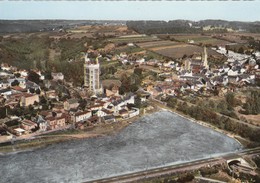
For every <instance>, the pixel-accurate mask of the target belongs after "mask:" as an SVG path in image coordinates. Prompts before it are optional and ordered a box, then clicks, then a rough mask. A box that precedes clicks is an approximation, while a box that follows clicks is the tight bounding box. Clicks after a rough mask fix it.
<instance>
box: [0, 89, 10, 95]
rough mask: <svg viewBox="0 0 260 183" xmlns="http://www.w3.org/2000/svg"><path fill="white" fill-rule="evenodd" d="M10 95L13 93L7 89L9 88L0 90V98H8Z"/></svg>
mask: <svg viewBox="0 0 260 183" xmlns="http://www.w3.org/2000/svg"><path fill="white" fill-rule="evenodd" d="M12 93H13V92H12V90H11V89H9V88H6V89H1V90H0V95H2V96H9V95H11V94H12Z"/></svg>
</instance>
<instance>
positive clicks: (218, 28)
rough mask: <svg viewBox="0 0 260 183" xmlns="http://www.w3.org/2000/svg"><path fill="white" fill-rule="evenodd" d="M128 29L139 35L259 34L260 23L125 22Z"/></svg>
mask: <svg viewBox="0 0 260 183" xmlns="http://www.w3.org/2000/svg"><path fill="white" fill-rule="evenodd" d="M126 24H127V26H128V28H130V29H133V30H134V31H136V32H139V33H141V34H175V33H203V32H205V29H204V28H205V27H207V26H209V27H212V29H210V30H208V31H213V32H214V31H215V32H228V31H229V30H228V29H232V30H236V31H246V32H251V33H260V22H259V21H257V22H239V21H226V20H201V21H189V20H172V21H127V22H126Z"/></svg>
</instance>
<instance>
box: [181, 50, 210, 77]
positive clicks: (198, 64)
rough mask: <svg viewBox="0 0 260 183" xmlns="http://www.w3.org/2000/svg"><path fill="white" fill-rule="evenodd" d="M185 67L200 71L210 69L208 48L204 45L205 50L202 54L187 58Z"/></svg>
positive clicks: (189, 69) (185, 68)
mask: <svg viewBox="0 0 260 183" xmlns="http://www.w3.org/2000/svg"><path fill="white" fill-rule="evenodd" d="M183 69H184V70H187V71H195V72H196V71H200V70H202V69H209V66H208V54H207V48H206V47H205V46H204V52H203V54H202V56H199V57H195V58H187V59H185V60H184V68H183Z"/></svg>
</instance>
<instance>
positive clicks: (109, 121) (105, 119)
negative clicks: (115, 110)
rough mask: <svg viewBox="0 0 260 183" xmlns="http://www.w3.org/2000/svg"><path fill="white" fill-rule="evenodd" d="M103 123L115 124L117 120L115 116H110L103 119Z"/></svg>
mask: <svg viewBox="0 0 260 183" xmlns="http://www.w3.org/2000/svg"><path fill="white" fill-rule="evenodd" d="M103 121H104V122H105V123H113V122H116V118H115V116H114V115H108V116H104V117H103Z"/></svg>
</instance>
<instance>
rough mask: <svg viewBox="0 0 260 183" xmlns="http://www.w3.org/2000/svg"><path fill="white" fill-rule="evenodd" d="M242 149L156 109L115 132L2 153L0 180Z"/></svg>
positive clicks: (66, 177) (68, 175)
mask: <svg viewBox="0 0 260 183" xmlns="http://www.w3.org/2000/svg"><path fill="white" fill-rule="evenodd" d="M241 148H242V146H241V145H240V144H239V143H238V142H237V141H235V140H234V139H232V138H229V137H227V136H225V135H223V134H221V133H218V132H216V131H214V130H211V129H209V128H206V127H203V126H200V125H198V124H196V123H193V122H191V121H189V120H188V119H185V118H182V117H180V116H178V115H176V114H174V113H171V112H167V111H160V112H156V113H153V114H151V115H147V116H145V117H142V118H141V119H139V120H138V121H137V122H135V123H132V124H131V125H129V126H128V127H126V128H125V129H123V130H122V131H121V132H119V133H118V134H116V135H112V136H105V137H96V138H91V139H81V140H73V141H68V142H62V143H59V144H53V145H50V146H47V147H45V148H41V149H36V150H33V151H27V152H20V153H16V154H7V155H1V156H0V182H1V183H2V182H3V183H7V182H8V183H10V182H33V183H38V182H59V183H61V182H83V181H89V180H94V179H99V178H104V177H109V176H113V175H119V174H122V173H128V172H133V171H137V170H145V169H148V168H152V167H159V166H163V165H170V164H177V163H180V162H185V161H190V160H195V159H200V158H205V157H210V156H217V155H218V154H222V153H226V152H234V151H236V150H239V149H241Z"/></svg>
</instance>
